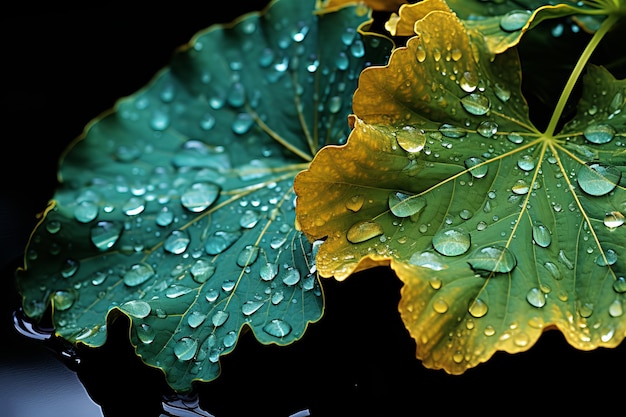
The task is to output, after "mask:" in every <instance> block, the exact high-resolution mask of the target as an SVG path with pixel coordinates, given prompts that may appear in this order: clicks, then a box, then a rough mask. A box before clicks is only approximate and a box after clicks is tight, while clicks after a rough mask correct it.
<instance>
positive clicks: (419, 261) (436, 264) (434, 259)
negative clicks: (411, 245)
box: [409, 252, 447, 271]
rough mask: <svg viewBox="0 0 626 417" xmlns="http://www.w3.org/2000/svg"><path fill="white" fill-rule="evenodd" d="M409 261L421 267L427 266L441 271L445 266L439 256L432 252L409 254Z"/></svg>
mask: <svg viewBox="0 0 626 417" xmlns="http://www.w3.org/2000/svg"><path fill="white" fill-rule="evenodd" d="M409 263H410V264H413V265H417V266H421V267H422V268H428V269H430V270H433V271H441V270H443V269H446V268H447V265H446V263H445V262H442V259H441V257H440V256H439V255H438V254H436V253H434V252H417V253H414V254H413V255H411V258H409Z"/></svg>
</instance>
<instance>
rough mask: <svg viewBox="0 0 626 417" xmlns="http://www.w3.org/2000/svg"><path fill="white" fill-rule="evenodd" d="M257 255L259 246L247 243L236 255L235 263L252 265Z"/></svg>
mask: <svg viewBox="0 0 626 417" xmlns="http://www.w3.org/2000/svg"><path fill="white" fill-rule="evenodd" d="M258 256H259V247H258V246H255V245H247V246H246V247H244V248H243V249H242V250H241V252H239V256H237V265H239V266H240V267H242V268H245V267H246V266H248V265H252V264H253V263H254V262H255V261H256V259H257V258H258Z"/></svg>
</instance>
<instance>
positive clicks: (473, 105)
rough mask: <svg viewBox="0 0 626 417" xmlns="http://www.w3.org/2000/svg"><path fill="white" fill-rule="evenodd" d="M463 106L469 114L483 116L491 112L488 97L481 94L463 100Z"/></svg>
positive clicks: (473, 94)
mask: <svg viewBox="0 0 626 417" xmlns="http://www.w3.org/2000/svg"><path fill="white" fill-rule="evenodd" d="M461 105H462V106H463V108H464V109H465V110H467V112H468V113H471V114H473V115H476V116H482V115H483V114H486V113H487V112H488V111H489V108H490V107H491V103H490V102H489V99H488V98H487V96H485V95H482V94H480V93H471V94H468V95H467V96H465V97H463V98H462V99H461Z"/></svg>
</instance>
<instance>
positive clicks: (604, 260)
mask: <svg viewBox="0 0 626 417" xmlns="http://www.w3.org/2000/svg"><path fill="white" fill-rule="evenodd" d="M615 262H617V253H615V251H614V250H613V249H607V250H605V251H604V253H601V254H600V255H598V257H597V258H596V264H597V265H598V266H610V265H614V264H615Z"/></svg>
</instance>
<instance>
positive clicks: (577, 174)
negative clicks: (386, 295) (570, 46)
mask: <svg viewBox="0 0 626 417" xmlns="http://www.w3.org/2000/svg"><path fill="white" fill-rule="evenodd" d="M415 29H416V33H418V36H416V37H414V38H412V39H410V40H409V41H408V43H407V46H406V47H402V48H397V49H396V50H395V51H394V53H393V54H392V56H391V59H390V61H389V64H388V65H387V66H385V67H375V68H368V69H366V70H365V71H363V73H362V74H361V77H360V80H359V87H358V89H357V91H356V93H355V97H354V105H353V107H354V113H355V116H354V117H353V118H352V119H351V122H352V126H353V131H352V133H351V135H350V137H349V139H348V142H347V144H346V145H344V146H338V147H328V148H325V149H322V150H321V151H320V152H319V153H318V154H317V156H316V157H315V159H314V161H313V162H312V163H311V166H310V167H309V169H308V170H307V171H304V172H302V173H300V174H298V176H297V177H296V180H295V190H296V194H297V196H298V205H297V208H296V211H297V220H298V222H299V224H300V226H301V228H302V230H303V231H304V232H305V233H306V234H307V236H308V237H309V239H310V240H312V241H315V240H323V241H324V242H323V243H322V244H321V246H320V248H319V251H318V255H317V267H318V270H319V272H320V274H321V275H322V276H326V277H330V276H334V277H335V278H336V279H339V280H342V279H345V278H347V277H348V276H349V275H351V274H352V273H354V272H355V271H358V270H362V269H366V268H370V267H372V266H375V265H387V264H390V265H391V267H392V268H393V269H394V270H395V272H396V273H397V275H398V277H399V278H400V279H401V280H402V281H403V283H404V286H403V288H402V292H401V294H402V298H401V301H400V305H399V310H400V314H401V316H402V319H403V321H404V323H405V325H406V327H407V329H408V330H409V332H410V333H411V335H412V336H413V338H414V339H415V340H416V343H417V357H418V358H420V359H422V360H423V363H424V364H425V365H426V366H427V367H430V368H436V369H444V370H445V371H447V372H449V373H453V374H459V373H463V372H465V371H466V370H467V369H468V368H471V367H473V366H476V365H477V364H479V363H481V362H484V361H486V360H488V359H489V358H490V357H491V356H492V355H493V354H494V353H495V352H496V351H499V350H502V351H506V352H510V353H515V352H520V351H524V350H527V349H529V348H530V347H531V346H532V345H533V344H534V343H535V342H536V341H537V339H538V338H539V337H540V335H541V333H542V332H543V331H545V330H547V329H554V328H557V329H559V330H560V331H561V332H562V333H563V334H564V336H565V338H566V339H567V341H568V342H569V343H570V344H571V345H572V346H574V347H576V348H579V349H583V350H588V349H594V348H597V347H599V346H603V347H614V346H617V345H618V344H619V343H620V342H621V341H622V340H623V339H624V337H626V315H624V303H625V302H626V301H625V297H626V278H625V269H626V262H625V257H624V253H626V252H625V251H626V233H624V230H625V229H624V226H623V224H624V213H626V188H625V186H626V182H625V178H626V177H625V176H624V171H625V170H626V150H625V146H626V141H625V138H626V112H625V110H626V100H625V97H626V81H625V80H616V79H615V78H614V77H613V76H612V75H611V74H610V73H609V72H608V71H607V70H605V69H604V68H602V67H597V66H593V65H588V66H587V70H586V73H585V75H584V77H583V95H582V98H581V100H580V103H579V106H578V109H577V114H576V116H575V117H574V118H573V119H572V120H571V121H569V122H568V123H567V124H566V125H565V127H564V128H563V129H562V130H561V131H560V132H559V133H556V134H555V133H554V132H550V131H546V132H541V131H540V130H539V129H537V128H536V127H535V126H534V125H533V124H532V122H531V121H530V119H529V116H528V106H527V104H526V101H525V100H524V97H523V96H522V93H521V71H520V63H519V59H518V56H517V52H516V50H515V49H508V50H507V51H505V52H503V53H501V54H499V55H496V56H495V58H493V59H491V57H492V52H491V51H490V50H489V48H488V47H487V45H485V44H484V43H482V42H481V40H480V39H478V38H476V39H475V38H470V36H469V33H468V31H467V30H466V28H465V27H464V26H463V24H462V22H461V20H460V19H458V18H457V17H456V16H454V15H453V14H451V13H448V12H442V11H433V12H431V13H429V14H428V15H427V16H426V17H425V18H423V19H422V20H420V21H418V22H417V23H416V25H415ZM447 45H448V46H449V45H452V46H453V48H446V46H447ZM444 51H449V52H447V55H446V52H444ZM407 80H408V81H407ZM557 112H558V110H556V111H555V114H556V113H557ZM334 161H342V164H341V165H338V164H336V163H335V162H334Z"/></svg>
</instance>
